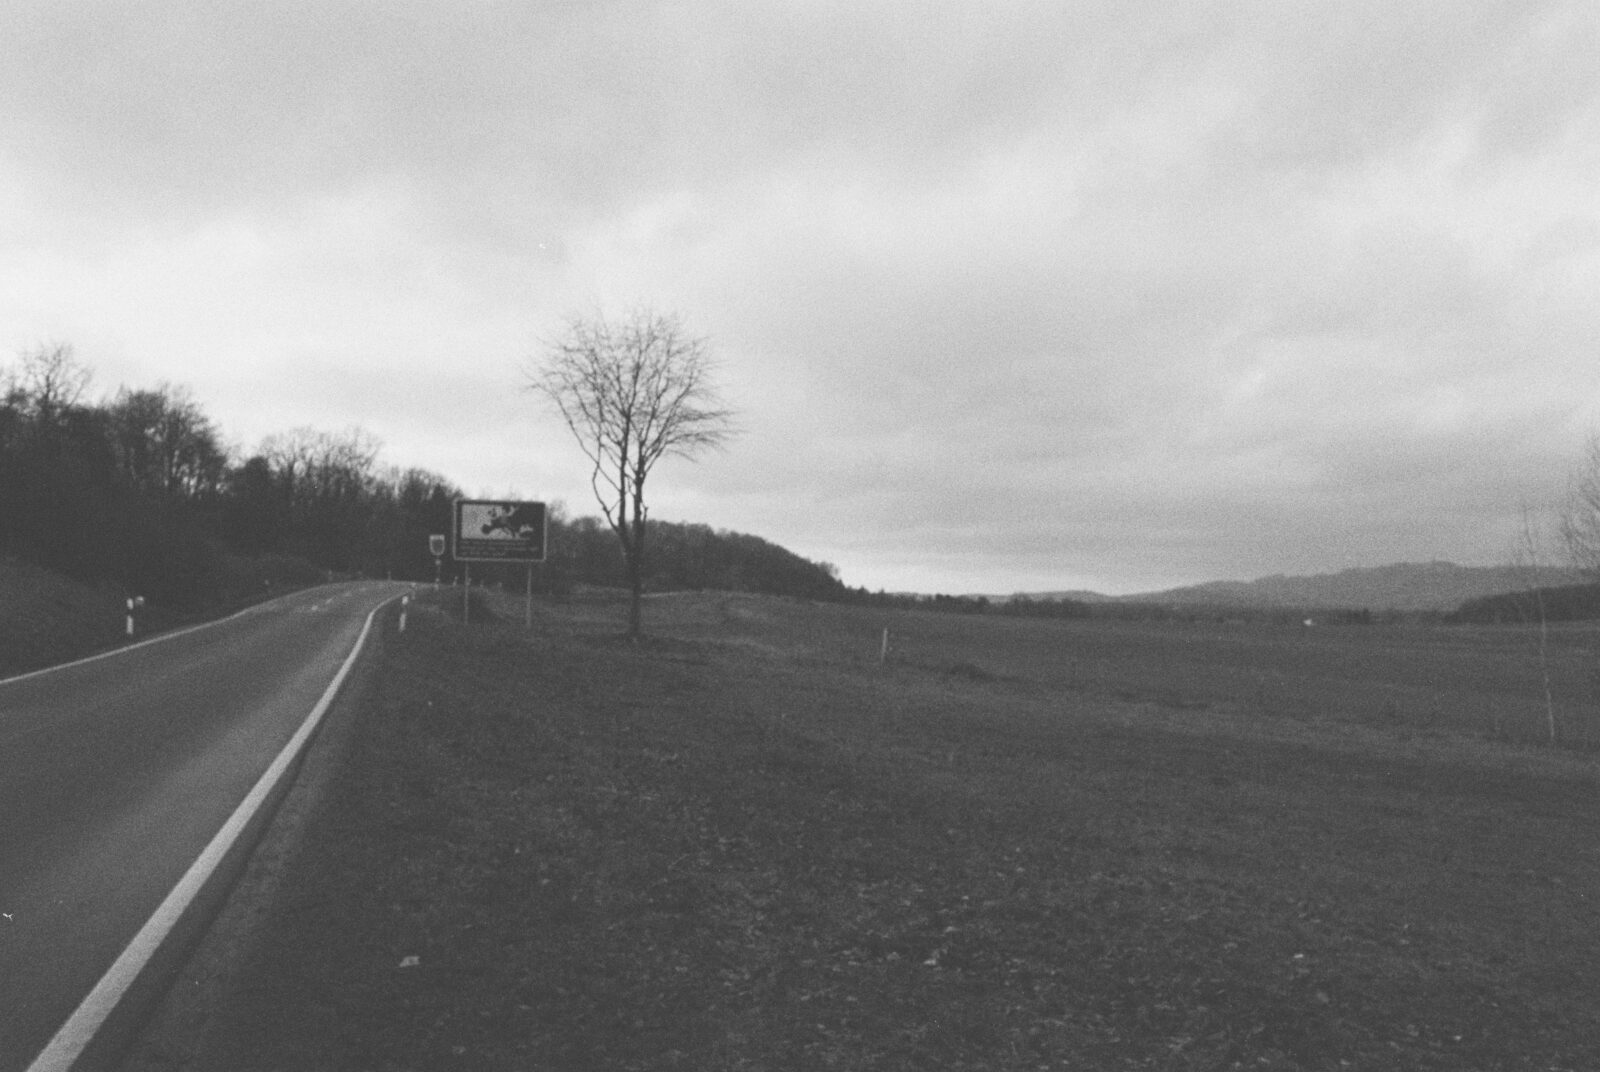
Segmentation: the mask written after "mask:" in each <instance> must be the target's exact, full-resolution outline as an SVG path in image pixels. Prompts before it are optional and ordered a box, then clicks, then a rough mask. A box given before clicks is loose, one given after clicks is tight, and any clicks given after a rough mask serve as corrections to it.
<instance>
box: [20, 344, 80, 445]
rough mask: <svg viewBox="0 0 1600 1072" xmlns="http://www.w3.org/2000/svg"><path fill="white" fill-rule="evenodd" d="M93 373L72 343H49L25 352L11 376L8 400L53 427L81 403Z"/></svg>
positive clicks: (47, 425) (44, 424) (42, 422)
mask: <svg viewBox="0 0 1600 1072" xmlns="http://www.w3.org/2000/svg"><path fill="white" fill-rule="evenodd" d="M91 375H92V374H91V373H90V371H89V369H88V368H86V367H85V366H83V365H81V364H79V363H78V358H77V355H76V354H74V353H73V350H72V344H71V343H65V342H54V343H45V344H43V345H40V346H36V347H34V348H33V349H32V350H29V351H27V352H26V353H24V354H22V355H21V358H20V360H19V362H18V366H17V368H15V369H13V370H12V371H11V372H10V373H9V374H8V375H7V376H6V382H5V384H4V391H5V396H6V399H7V401H8V402H9V403H10V404H12V405H14V406H16V407H18V408H19V409H20V410H22V411H23V412H24V413H26V414H27V416H28V417H30V418H31V419H33V420H34V421H35V422H37V424H39V425H40V426H42V427H45V428H50V427H53V426H54V425H55V423H56V421H57V420H59V419H60V416H61V414H62V413H63V412H64V411H66V410H68V409H70V408H72V407H73V406H75V405H77V404H78V399H80V398H82V397H83V392H84V391H85V389H87V388H88V386H89V379H90V377H91Z"/></svg>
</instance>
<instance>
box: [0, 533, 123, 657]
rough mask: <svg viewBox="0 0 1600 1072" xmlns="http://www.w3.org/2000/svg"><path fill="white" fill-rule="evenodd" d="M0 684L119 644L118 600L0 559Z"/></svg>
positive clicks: (120, 615)
mask: <svg viewBox="0 0 1600 1072" xmlns="http://www.w3.org/2000/svg"><path fill="white" fill-rule="evenodd" d="M0 605H3V607H4V612H3V613H0V678H4V677H10V676H12V675H13V674H20V673H25V672H27V671H29V670H36V669H38V668H39V667H41V666H51V665H54V664H56V663H61V662H68V661H70V660H72V659H75V658H79V657H81V656H84V655H89V654H92V653H94V652H96V651H101V650H104V649H106V648H109V647H113V646H115V645H117V644H119V643H121V642H122V641H123V639H124V636H123V621H124V619H123V614H124V609H123V605H122V600H121V598H119V597H118V596H117V595H116V594H115V593H114V592H111V591H109V590H106V589H97V588H93V587H91V586H89V585H86V584H80V583H78V582H76V581H72V580H69V579H67V578H65V577H62V576H61V575H59V574H56V573H52V572H51V571H49V570H46V569H42V568H40V567H38V566H35V565H32V564H31V563H28V562H23V561H22V560H20V559H16V558H11V557H7V556H0Z"/></svg>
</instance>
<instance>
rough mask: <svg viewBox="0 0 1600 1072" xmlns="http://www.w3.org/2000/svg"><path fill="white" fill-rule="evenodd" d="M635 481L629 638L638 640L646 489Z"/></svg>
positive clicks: (629, 575) (642, 624)
mask: <svg viewBox="0 0 1600 1072" xmlns="http://www.w3.org/2000/svg"><path fill="white" fill-rule="evenodd" d="M642 485H643V482H642V481H639V480H635V481H634V486H633V540H632V541H631V542H632V544H633V549H632V551H631V553H629V555H628V587H629V588H630V589H631V590H632V598H631V599H630V601H629V603H628V637H629V639H631V640H638V639H639V637H640V636H641V635H643V633H644V623H643V618H644V610H643V605H644V555H645V550H644V487H643V486H642Z"/></svg>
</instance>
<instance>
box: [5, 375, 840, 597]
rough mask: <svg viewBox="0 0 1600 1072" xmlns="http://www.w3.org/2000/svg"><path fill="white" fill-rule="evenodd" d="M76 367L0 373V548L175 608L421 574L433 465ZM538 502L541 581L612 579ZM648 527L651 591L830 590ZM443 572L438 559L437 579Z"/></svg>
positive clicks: (577, 522)
mask: <svg viewBox="0 0 1600 1072" xmlns="http://www.w3.org/2000/svg"><path fill="white" fill-rule="evenodd" d="M91 378H92V377H91V373H90V370H89V369H88V368H87V367H86V366H84V365H83V364H82V363H81V362H80V361H79V360H78V359H77V357H76V355H75V354H74V352H73V350H72V348H71V347H70V346H69V345H65V344H52V345H47V346H41V347H37V348H35V349H33V350H30V351H27V352H24V353H23V354H22V355H20V356H19V358H18V359H17V360H16V361H15V362H14V363H13V364H12V365H11V366H10V367H9V368H4V369H0V552H3V553H5V554H7V555H11V556H14V557H18V558H22V559H26V560H28V561H31V562H35V563H38V564H40V565H43V566H46V567H49V568H51V569H54V570H57V571H59V572H61V573H64V574H67V575H69V576H72V577H74V578H77V579H79V580H82V581H85V582H88V583H91V584H97V585H106V586H112V587H116V588H119V589H121V590H123V591H124V592H126V593H127V594H129V595H132V594H139V595H143V596H145V597H146V598H148V599H149V600H151V601H152V602H156V603H162V604H166V605H168V606H170V607H173V608H179V609H193V608H201V607H205V606H209V605H215V604H217V603H222V602H228V601H233V600H237V599H240V598H243V597H246V596H248V595H251V594H254V593H259V592H260V591H262V590H263V589H264V588H269V587H276V586H280V585H286V584H303V583H308V582H311V581H315V580H321V579H326V578H328V577H330V576H341V577H350V576H366V577H392V578H395V579H402V580H416V581H431V580H433V579H434V576H435V561H434V558H433V556H432V554H431V553H430V551H429V548H428V537H429V535H431V534H435V533H447V532H448V531H449V527H450V524H451V518H452V504H453V502H454V500H455V499H457V498H460V497H462V491H461V489H460V488H459V487H457V486H456V485H455V484H453V483H452V482H451V481H450V480H448V479H447V478H445V477H444V476H441V475H440V474H438V473H435V472H432V471H430V470H427V469H423V468H401V467H398V466H395V465H389V464H386V463H384V462H383V461H382V459H381V455H380V444H379V442H378V441H377V439H376V438H375V437H373V436H372V435H371V434H369V433H367V432H365V431H363V430H361V429H360V428H351V429H347V430H344V431H337V432H329V431H324V430H319V429H315V428H309V427H302V428H296V429H293V430H290V431H287V432H284V433H281V434H277V435H272V436H268V437H267V438H266V439H265V440H263V441H262V442H261V443H260V444H259V446H257V447H256V449H254V450H251V451H242V450H239V449H237V448H233V447H230V446H229V445H228V444H227V442H226V441H225V439H224V437H223V433H222V430H221V429H220V428H219V427H218V426H217V424H216V423H215V422H214V421H213V420H212V419H211V418H210V417H209V416H208V415H207V414H206V413H205V411H204V409H203V408H202V407H201V405H200V404H199V402H198V401H197V400H196V399H195V398H194V397H193V395H192V393H191V392H190V391H189V390H188V389H186V388H184V387H181V386H174V385H172V384H160V385H158V386H156V387H154V388H140V389H130V388H127V387H123V388H120V389H119V390H118V391H117V392H116V393H115V394H113V395H111V396H109V397H106V398H103V399H100V400H92V399H90V397H89V391H88V388H89V384H90V381H91ZM551 515H552V516H551V519H550V533H549V537H550V538H549V549H548V560H547V562H546V563H545V564H544V566H543V567H542V569H541V571H540V583H541V585H543V586H545V587H547V588H550V589H553V590H556V591H561V590H564V589H567V588H570V587H571V586H572V585H574V584H580V583H587V584H600V585H618V584H623V583H625V581H626V580H627V568H626V564H625V562H624V561H623V556H622V554H621V551H620V549H619V548H618V546H617V541H616V539H615V537H614V536H613V535H612V533H611V529H610V526H608V525H607V524H605V523H604V522H602V521H600V520H598V519H596V518H590V517H579V518H568V517H567V516H566V514H565V511H564V510H563V509H562V508H561V506H560V504H555V506H554V509H552V511H551ZM648 524H649V528H650V533H651V554H650V555H649V557H648V558H647V559H646V560H645V570H646V572H647V582H648V585H649V586H650V587H651V588H652V589H672V588H723V589H732V590H743V591H756V592H767V593H772V594H782V595H794V596H802V597H805V598H815V599H829V598H839V597H840V594H841V593H842V592H843V591H844V588H843V585H841V584H840V583H839V580H838V577H837V571H835V570H834V569H833V568H832V567H831V566H828V565H826V564H822V563H814V562H811V561H809V560H807V559H804V558H802V557H800V556H798V555H795V554H793V553H792V552H789V551H787V550H785V549H783V548H781V547H778V546H776V545H774V544H771V543H768V542H767V541H765V540H762V539H760V538H758V537H754V536H746V535H742V534H738V533H732V532H725V531H715V530H713V529H711V528H710V527H708V526H705V525H692V524H675V523H671V522H658V521H654V520H651V521H649V523H648ZM472 572H473V578H474V579H475V580H477V579H480V578H487V579H490V580H495V579H502V580H507V581H508V582H510V581H513V580H514V578H512V577H511V574H512V572H515V577H516V578H520V577H521V576H522V574H521V571H520V569H515V570H513V569H512V568H507V567H495V566H488V565H485V566H484V567H483V568H481V569H480V568H479V566H478V565H476V564H475V565H474V568H473V571H472ZM456 573H457V571H456V570H455V569H454V568H453V564H452V563H450V562H449V560H448V559H447V560H446V561H445V562H444V563H443V571H442V573H441V576H442V579H445V580H449V579H451V578H452V576H454V575H455V574H456ZM500 574H506V575H507V576H506V577H504V578H501V577H500V576H499V575H500ZM518 583H520V582H518Z"/></svg>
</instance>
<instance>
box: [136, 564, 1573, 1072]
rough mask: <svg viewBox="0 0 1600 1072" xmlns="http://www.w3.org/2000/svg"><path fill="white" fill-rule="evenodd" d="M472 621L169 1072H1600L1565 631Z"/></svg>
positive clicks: (920, 618)
mask: <svg viewBox="0 0 1600 1072" xmlns="http://www.w3.org/2000/svg"><path fill="white" fill-rule="evenodd" d="M456 599H459V594H452V598H451V599H449V600H446V601H445V603H444V604H442V605H441V607H436V608H430V607H426V606H423V607H417V608H415V609H414V611H413V614H412V625H411V629H410V630H409V631H408V632H407V633H405V634H404V635H401V636H396V637H392V638H390V640H389V641H388V642H387V644H386V650H385V665H384V667H383V670H382V673H381V674H380V675H379V678H380V681H379V683H378V684H376V685H375V686H374V692H373V697H374V698H373V701H372V703H371V704H370V705H369V706H368V707H367V708H366V710H365V711H364V712H363V713H362V715H361V721H360V722H358V723H357V724H356V725H355V726H354V727H353V730H352V733H353V737H352V742H353V743H352V745H351V752H350V759H349V766H348V769H347V771H346V773H345V776H344V777H343V778H342V779H341V780H340V781H339V783H338V784H337V785H336V786H335V787H334V788H333V789H332V790H331V791H330V795H329V797H328V798H327V799H326V801H325V802H324V804H323V806H322V808H321V810H320V812H319V813H318V814H317V816H316V817H315V819H314V821H313V823H312V825H311V828H310V833H309V835H308V837H307V839H306V841H305V843H304V844H303V846H302V848H301V849H300V851H299V853H298V855H296V856H295V857H294V859H293V860H292V861H291V862H290V863H289V864H288V865H287V869H286V871H285V873H284V876H283V882H282V885H281V886H280V887H279V888H278V889H277V891H276V892H275V893H274V894H273V897H272V899H271V901H270V903H269V904H268V905H267V906H266V908H265V920H266V922H265V924H264V926H263V928H262V930H261V931H260V932H259V936H258V938H257V939H256V941H255V943H254V945H253V947H252V948H251V949H250V950H249V952H248V953H247V954H246V955H245V956H244V957H243V959H242V960H241V961H240V963H239V965H238V970H237V974H236V976H235V977H234V979H233V982H232V985H231V986H230V987H228V988H227V989H226V991H225V993H224V994H223V996H222V997H221V998H219V1000H218V1003H217V1006H216V1011H215V1013H214V1014H213V1015H212V1018H211V1020H210V1023H209V1026H208V1027H207V1028H206V1030H204V1031H201V1032H198V1033H196V1034H195V1035H194V1036H192V1037H189V1038H179V1037H174V1036H171V1035H162V1034H160V1033H159V1032H157V1033H155V1034H153V1035H152V1036H151V1038H150V1039H148V1040H147V1041H146V1042H145V1043H144V1044H143V1046H142V1047H141V1049H140V1051H139V1052H138V1054H137V1060H136V1061H135V1063H134V1065H133V1066H132V1067H137V1068H139V1069H157V1068H179V1067H184V1068H216V1069H224V1068H226V1069H250V1068H261V1069H265V1068H372V1069H399V1068H427V1069H451V1068H460V1069H528V1068H533V1069H539V1068H545V1069H561V1070H571V1069H656V1068H685V1069H772V1070H787V1069H824V1068H842V1069H928V1068H948V1069H956V1068H964V1069H1040V1068H1052V1069H1056V1068H1071V1069H1096V1070H1098V1069H1229V1068H1249V1069H1270V1068H1277V1069H1344V1068H1348V1069H1450V1070H1499V1069H1526V1070H1556V1069H1568V1070H1574V1072H1576V1070H1578V1069H1591V1068H1596V1067H1600V1008H1597V1007H1596V1005H1595V1002H1594V1000H1593V998H1594V995H1595V994H1597V993H1600V838H1597V834H1596V831H1597V829H1600V823H1597V819H1600V766H1597V763H1596V761H1595V759H1594V757H1593V756H1592V755H1591V754H1590V753H1588V752H1587V751H1581V750H1570V749H1563V750H1550V749H1541V748H1533V747H1528V746H1525V745H1519V744H1507V743H1504V742H1500V741H1490V740H1485V739H1484V738H1483V736H1482V734H1483V731H1485V730H1486V729H1487V728H1490V727H1492V726H1494V725H1496V724H1498V725H1500V726H1501V727H1502V729H1503V728H1504V727H1505V726H1507V725H1510V724H1511V723H1512V715H1511V713H1510V712H1511V711H1512V710H1513V708H1515V705H1518V704H1522V705H1526V704H1528V703H1532V704H1533V709H1534V711H1535V713H1536V714H1537V713H1538V707H1539V704H1538V702H1537V699H1538V696H1537V690H1538V688H1539V686H1538V684H1537V682H1538V674H1537V669H1536V666H1534V668H1532V669H1530V668H1529V667H1528V666H1524V665H1522V664H1521V662H1520V660H1524V659H1526V658H1527V657H1528V650H1529V649H1528V648H1527V647H1526V643H1525V637H1524V636H1522V635H1521V634H1518V633H1514V632H1494V631H1491V630H1480V631H1475V632H1462V631H1440V632H1427V631H1422V630H1413V631H1411V632H1407V631H1405V630H1403V629H1395V630H1393V631H1391V632H1384V631H1382V630H1381V629H1380V628H1379V627H1372V628H1363V629H1350V630H1347V631H1338V632H1336V631H1334V630H1326V631H1321V632H1319V631H1317V630H1309V631H1302V630H1289V631H1281V630H1280V631H1277V632H1273V631H1270V630H1267V629H1265V628H1264V627H1263V628H1261V629H1255V628H1253V627H1252V628H1242V627H1231V626H1225V625H1220V624H1211V625H1206V626H1198V625H1197V626H1193V627H1190V626H1175V625H1166V626H1160V625H1131V624H1130V625H1115V626H1099V625H1096V624H1095V623H1080V622H1070V623H1068V622H1040V621H1016V620H999V619H988V618H958V617H948V616H936V615H931V614H890V615H886V614H884V613H881V612H874V611H864V610H860V609H850V608H840V607H826V606H810V605H806V604H801V603H796V602H789V601H783V600H776V599H764V598H757V597H745V596H729V595H713V594H706V595H677V596H665V597H660V598H657V599H653V600H652V601H651V602H650V605H649V606H648V607H647V618H646V622H647V626H648V627H649V628H651V629H653V630H654V636H653V637H652V638H651V639H649V640H647V641H646V642H645V643H643V644H640V645H630V644H627V643H625V642H623V641H621V640H619V639H618V632H619V630H620V628H621V624H622V621H623V618H624V613H625V605H624V604H623V603H622V602H620V601H619V600H615V599H613V598H612V597H610V596H607V595H603V594H602V595H590V596H585V597H580V598H579V599H577V600H575V601H574V602H572V603H570V604H566V605H559V606H548V605H540V606H539V607H538V608H537V621H536V624H535V629H534V630H533V631H532V632H529V631H528V630H526V629H524V628H523V626H522V618H521V614H522V607H521V603H520V601H519V600H514V599H509V598H508V599H504V600H503V602H500V603H498V610H499V612H500V614H501V619H500V621H498V622H493V623H487V624H481V625H473V626H470V627H463V626H462V625H461V624H460V623H459V621H457V620H455V615H454V612H453V608H454V607H455V605H456V603H455V600H456ZM886 625H887V626H888V627H889V628H890V629H891V631H892V642H893V643H892V648H891V654H890V659H889V661H888V663H887V665H882V666H880V665H879V662H878V653H879V645H880V642H881V630H882V629H883V628H884V627H885V626H886ZM1577 639H1578V638H1576V637H1573V636H1568V637H1567V638H1566V640H1565V641H1564V644H1565V648H1564V652H1565V653H1564V654H1563V655H1562V656H1561V657H1562V658H1565V659H1570V661H1571V663H1572V666H1571V668H1570V669H1571V671H1572V673H1573V674H1574V675H1579V671H1580V669H1581V665H1582V658H1581V650H1580V648H1579V646H1578V644H1577ZM1519 675H1520V676H1519ZM1581 682H1582V678H1581V675H1579V676H1574V677H1572V678H1571V683H1572V684H1571V687H1572V688H1573V689H1576V690H1578V691H1576V692H1574V693H1573V694H1572V695H1571V697H1570V699H1569V702H1570V703H1571V704H1572V705H1573V710H1572V712H1571V713H1570V714H1569V717H1570V718H1572V719H1574V720H1576V718H1577V712H1576V708H1577V702H1578V700H1579V699H1581ZM1530 683H1531V684H1530ZM1524 691H1528V692H1530V693H1532V695H1530V696H1524V695H1523V693H1524ZM1495 697H1503V698H1504V700H1505V703H1506V704H1507V707H1506V711H1507V713H1506V714H1504V715H1502V716H1493V711H1494V710H1495V707H1494V704H1495V702H1496V700H1495ZM1517 709H1518V710H1520V708H1517ZM1516 717H1518V718H1521V717H1523V716H1520V715H1519V716H1516ZM1540 717H1542V716H1540ZM1497 720H1498V721H1497ZM1518 724H1519V725H1520V723H1518ZM1534 726H1535V728H1537V719H1535V723H1534ZM183 985H184V982H183V981H180V983H179V987H180V988H182V987H183Z"/></svg>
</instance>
